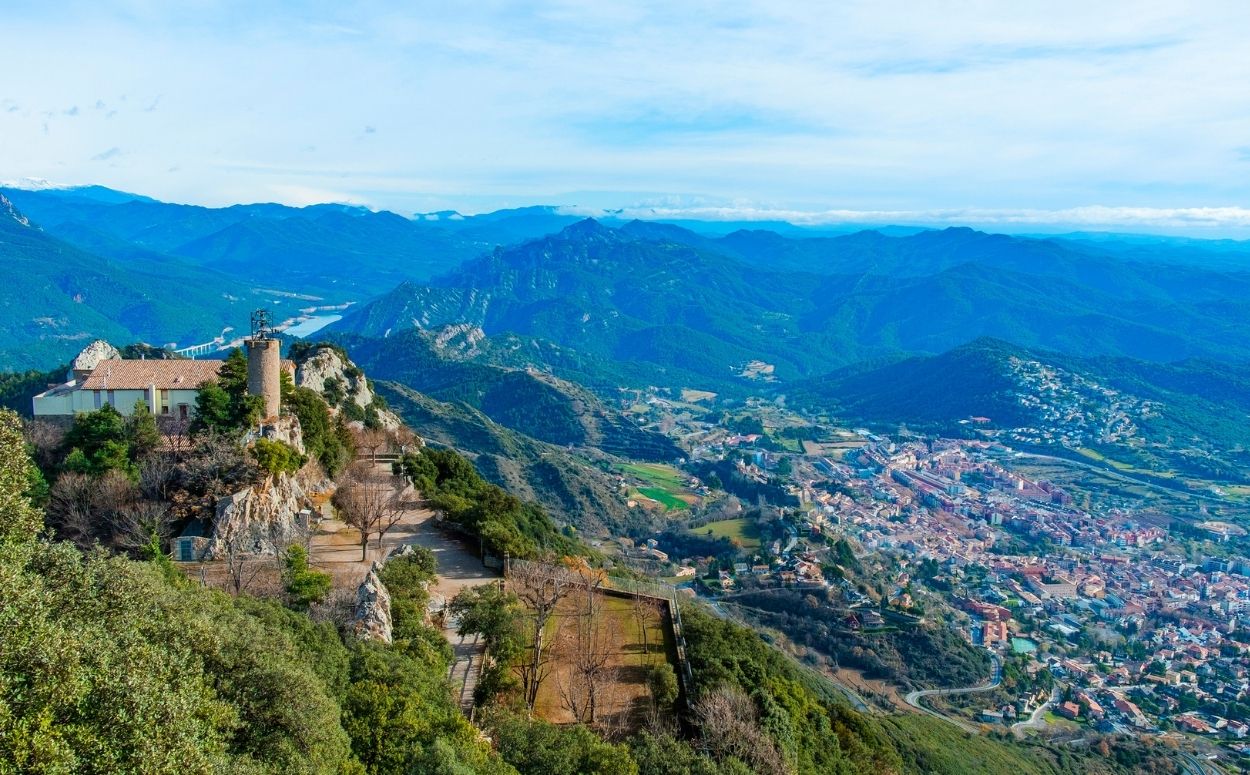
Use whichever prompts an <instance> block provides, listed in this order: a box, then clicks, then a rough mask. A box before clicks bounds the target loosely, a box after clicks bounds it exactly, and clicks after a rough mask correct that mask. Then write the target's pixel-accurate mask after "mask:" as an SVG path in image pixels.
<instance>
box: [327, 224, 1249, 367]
mask: <svg viewBox="0 0 1250 775" xmlns="http://www.w3.org/2000/svg"><path fill="white" fill-rule="evenodd" d="M852 236H853V237H854V239H852V238H850V237H848V238H837V239H829V240H823V241H822V240H801V239H799V240H794V239H788V238H783V237H779V236H777V235H772V236H770V237H768V238H767V239H764V238H758V239H755V242H761V241H762V242H764V243H767V244H774V243H776V244H777V245H783V246H784V245H791V243H794V245H791V247H793V249H794V250H800V248H801V251H800V252H801V253H802V256H803V257H802V258H801V260H800V259H798V258H796V259H794V260H793V261H779V260H769V259H768V256H767V251H764V250H763V248H760V247H758V246H756V247H751V244H754V243H751V244H746V243H744V244H741V245H738V246H737V247H735V248H734V249H732V250H730V249H726V247H725V246H726V245H727V244H729V243H732V242H733V240H730V238H728V237H726V238H724V239H723V240H711V239H708V238H704V237H700V236H698V235H692V234H690V233H688V232H682V231H681V230H674V229H672V228H658V227H655V226H648V227H646V228H643V227H639V226H634V225H632V224H631V225H628V226H627V227H624V228H622V229H620V230H616V229H611V228H608V227H606V226H604V225H602V224H599V223H596V222H593V221H586V222H582V223H579V224H575V225H573V226H570V227H568V228H566V229H565V230H564V231H562V232H560V233H559V234H557V235H553V236H548V237H543V238H541V239H538V240H533V241H531V242H527V243H523V244H520V245H517V246H514V247H511V248H507V249H498V250H496V251H494V252H493V253H491V254H489V255H486V256H483V257H481V258H479V259H476V260H474V261H470V262H468V263H466V264H464V265H462V266H461V267H459V268H458V269H456V270H454V271H453V272H451V273H449V274H446V275H444V276H442V277H440V278H438V279H437V280H435V281H433V282H432V283H430V284H427V285H418V284H414V283H405V284H403V285H401V286H399V287H397V288H396V289H395V290H394V291H392V292H391V293H389V294H387V295H385V296H383V297H381V298H379V299H376V300H374V301H373V302H370V303H369V304H366V305H363V306H361V307H360V308H358V309H355V310H353V311H352V313H351V314H349V315H347V316H346V317H345V318H344V319H343V320H342V321H340V322H339V323H337V324H335V326H334V328H335V329H336V330H339V331H344V332H353V333H358V334H363V335H366V336H378V337H381V336H387V335H393V334H395V333H397V332H400V331H403V330H405V329H408V328H412V327H417V328H423V329H429V330H438V329H440V328H442V327H444V326H447V325H457V324H469V325H472V326H479V327H481V328H482V329H484V330H485V331H486V333H487V334H489V335H490V336H492V337H495V336H500V335H508V334H511V335H516V336H519V337H522V338H527V337H532V338H537V339H540V340H544V341H548V342H551V343H553V344H555V345H557V346H560V347H565V348H570V349H572V350H575V351H577V352H579V353H581V354H583V356H584V357H585V358H588V359H595V358H598V359H602V360H603V361H615V362H616V363H617V364H618V365H617V366H616V369H617V370H619V369H620V368H622V364H645V365H646V366H649V367H651V368H653V369H656V370H657V381H665V380H668V379H671V378H673V377H676V378H677V379H678V380H680V381H688V380H685V377H686V376H687V375H689V374H691V373H693V374H695V375H697V377H698V378H699V379H700V380H702V381H704V382H705V383H707V384H709V386H713V385H714V386H715V387H719V388H720V389H722V390H725V389H730V390H732V389H734V388H735V387H736V388H739V389H740V388H741V387H742V386H743V384H744V383H745V381H744V380H743V379H742V378H741V377H740V376H738V375H739V374H740V372H741V371H742V367H743V365H744V364H745V363H746V362H748V361H752V360H759V361H763V362H765V363H768V364H771V365H773V366H774V367H775V375H776V377H777V378H778V379H780V380H781V381H783V382H788V381H793V380H797V379H802V378H807V377H813V376H816V375H819V374H822V373H827V372H829V371H831V370H833V369H835V368H838V367H841V366H846V365H849V364H853V363H858V362H862V361H865V360H869V359H872V358H879V357H887V356H897V355H899V354H914V353H939V352H944V351H946V350H949V349H951V348H953V347H957V346H959V345H960V344H962V343H964V342H967V341H971V340H973V339H977V338H979V337H986V336H990V337H996V338H1000V339H1004V340H1007V341H1011V342H1014V343H1017V344H1020V345H1023V346H1026V347H1031V348H1033V347H1036V348H1044V349H1052V350H1058V351H1061V352H1066V353H1071V354H1078V355H1083V356H1092V355H1107V356H1125V357H1133V358H1137V359H1142V360H1152V361H1160V362H1167V361H1173V360H1180V359H1184V358H1193V357H1201V358H1207V359H1211V360H1217V361H1228V360H1234V361H1235V360H1239V359H1250V345H1247V343H1246V342H1245V341H1244V339H1243V338H1242V337H1239V336H1236V335H1235V333H1234V332H1235V331H1237V330H1239V327H1241V326H1245V325H1248V324H1250V302H1247V301H1245V299H1247V298H1250V274H1248V273H1246V272H1244V271H1243V272H1237V271H1227V270H1217V269H1212V268H1209V267H1205V266H1195V265H1177V264H1147V263H1139V262H1135V261H1127V260H1123V259H1121V258H1118V257H1116V256H1111V255H1107V254H1104V253H1101V252H1100V253H1098V254H1096V255H1095V254H1091V253H1083V252H1081V251H1080V250H1078V249H1076V248H1074V247H1073V246H1072V245H1069V244H1066V243H1058V242H1053V241H1047V240H1029V239H1020V238H1013V237H1004V236H1001V235H986V234H982V233H980V232H973V231H971V230H968V229H949V230H945V231H941V232H925V233H922V234H917V235H913V236H910V237H886V236H883V235H880V234H876V235H872V234H868V235H852ZM739 241H740V242H741V241H742V240H741V239H739ZM748 242H749V241H748ZM748 248H750V249H748ZM778 249H780V248H778ZM821 251H824V252H823V253H822V252H821ZM669 370H672V371H673V372H674V373H673V374H669ZM678 374H680V376H678ZM596 381H597V380H596ZM666 384H670V385H671V384H674V383H673V382H666Z"/></svg>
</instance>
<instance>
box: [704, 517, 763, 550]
mask: <svg viewBox="0 0 1250 775" xmlns="http://www.w3.org/2000/svg"><path fill="white" fill-rule="evenodd" d="M689 532H690V533H691V534H693V535H710V536H711V537H713V538H728V539H729V540H730V541H732V542H733V543H734V545H736V546H740V547H742V548H743V549H758V548H759V546H760V526H759V524H758V523H757V522H756V521H755V520H752V519H722V520H718V521H716V522H708V523H707V524H706V525H700V526H699V527H694V528H691V529H690V531H689Z"/></svg>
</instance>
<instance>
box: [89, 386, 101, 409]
mask: <svg viewBox="0 0 1250 775" xmlns="http://www.w3.org/2000/svg"><path fill="white" fill-rule="evenodd" d="M91 401H92V403H93V404H95V408H96V409H99V408H100V391H98V390H93V391H91Z"/></svg>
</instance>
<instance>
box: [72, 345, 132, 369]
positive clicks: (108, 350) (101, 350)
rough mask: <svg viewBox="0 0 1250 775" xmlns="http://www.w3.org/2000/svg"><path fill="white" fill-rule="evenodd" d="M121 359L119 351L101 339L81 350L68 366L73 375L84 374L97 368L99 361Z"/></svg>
mask: <svg viewBox="0 0 1250 775" xmlns="http://www.w3.org/2000/svg"><path fill="white" fill-rule="evenodd" d="M121 357H122V354H121V351H120V350H118V349H117V348H116V347H114V346H113V345H111V344H109V343H108V342H106V341H104V340H103V339H97V340H95V341H94V342H92V343H91V344H89V345H87V346H86V347H84V348H82V351H81V352H80V353H78V355H76V356H74V362H73V363H71V364H70V367H69V368H70V371H72V372H74V373H75V374H78V373H86V372H89V371H91V370H93V369H94V368H95V367H96V366H98V365H99V364H100V361H104V360H108V359H110V358H121Z"/></svg>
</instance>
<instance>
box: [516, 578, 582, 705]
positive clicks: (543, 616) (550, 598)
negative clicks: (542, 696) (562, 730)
mask: <svg viewBox="0 0 1250 775" xmlns="http://www.w3.org/2000/svg"><path fill="white" fill-rule="evenodd" d="M507 584H508V587H509V589H510V591H511V592H512V593H513V594H515V595H516V596H517V598H519V599H520V600H521V602H522V603H524V604H525V607H526V608H527V609H529V614H530V624H531V625H532V627H531V629H530V632H529V636H530V644H529V653H528V654H527V655H526V656H525V657H524V658H523V659H521V660H520V661H519V662H518V665H517V670H518V672H519V673H520V677H521V687H522V689H523V690H524V692H525V704H526V706H527V707H528V708H529V709H530V710H531V711H532V710H533V709H534V703H535V702H537V700H538V688H539V686H541V685H542V682H543V681H544V680H546V678H547V676H548V675H549V674H550V672H551V665H550V662H551V655H550V654H549V653H548V648H547V646H548V643H547V639H546V630H547V623H548V622H550V621H551V617H552V616H554V615H555V613H556V608H557V607H559V605H560V602H561V601H562V600H564V598H566V597H568V595H569V594H570V593H572V592H573V591H574V590H575V589H577V588H578V587H580V586H583V585H584V584H585V579H584V578H583V576H582V575H581V574H580V573H578V572H577V571H576V570H574V569H572V568H569V567H567V566H565V565H558V564H554V563H553V564H548V563H531V562H525V563H521V562H517V563H512V566H511V570H510V572H509V575H508V580H507Z"/></svg>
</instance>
